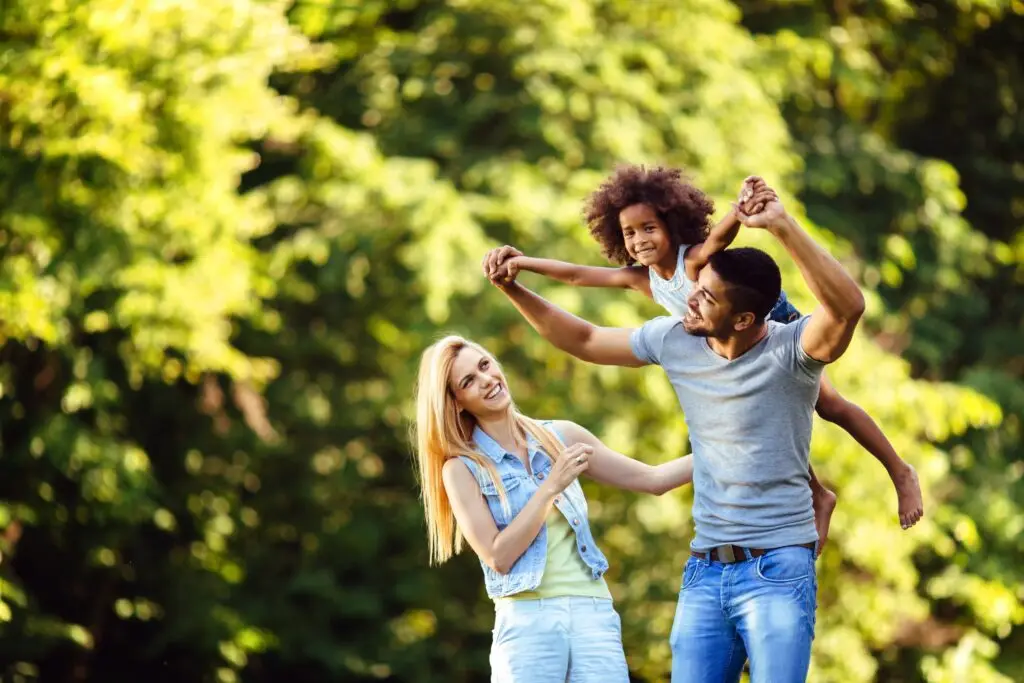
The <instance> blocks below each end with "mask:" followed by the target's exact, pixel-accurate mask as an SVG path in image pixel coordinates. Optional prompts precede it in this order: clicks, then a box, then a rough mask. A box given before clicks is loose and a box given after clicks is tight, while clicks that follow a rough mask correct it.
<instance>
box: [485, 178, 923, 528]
mask: <svg viewBox="0 0 1024 683" xmlns="http://www.w3.org/2000/svg"><path fill="white" fill-rule="evenodd" d="M765 190H767V191H768V192H769V193H771V190H770V189H769V188H767V187H766V185H765V183H764V181H763V180H761V179H760V178H757V177H751V178H748V179H747V180H746V181H745V182H744V185H743V189H742V191H741V194H740V202H741V204H742V203H743V202H745V201H747V200H748V199H749V198H750V197H753V196H754V194H755V193H760V194H761V196H762V197H763V196H764V191H765ZM772 194H773V193H772ZM742 208H743V210H744V211H745V212H746V213H747V214H748V215H749V214H752V213H757V212H758V211H759V210H760V209H761V208H762V206H752V207H751V206H742ZM713 211H714V205H713V204H712V202H711V200H710V199H709V198H708V197H707V196H706V195H705V194H704V193H703V192H701V191H700V190H698V189H697V188H696V187H694V186H693V185H690V184H689V183H687V182H685V181H684V179H683V177H682V173H681V171H679V170H677V169H671V168H662V167H657V168H650V169H649V168H645V167H643V166H635V165H629V166H623V167H621V168H619V169H618V170H617V171H616V172H615V173H614V174H613V175H612V176H611V177H610V178H609V179H608V180H606V181H605V182H604V183H603V184H602V185H601V187H599V188H598V189H597V190H596V191H595V192H594V193H593V194H591V195H590V197H588V199H587V202H586V207H585V216H586V220H587V224H588V226H589V228H590V234H591V235H593V237H594V239H596V240H597V241H598V243H599V244H600V245H601V247H602V251H603V252H604V255H605V256H606V257H608V258H609V259H610V260H612V261H615V262H617V263H619V264H621V265H622V266H623V267H621V268H599V267H591V266H581V265H576V264H574V263H566V262H564V261H554V260H551V259H539V258H531V257H528V256H524V255H522V254H520V253H518V252H515V251H510V252H509V253H510V255H511V256H512V257H511V258H510V259H508V260H506V261H505V262H504V264H503V265H507V266H508V269H509V272H510V274H514V273H516V272H518V271H530V272H534V273H538V274H540V275H544V276H547V277H549V278H552V279H554V280H558V281H560V282H565V283H568V284H571V285H576V286H578V287H619V288H622V289H632V290H635V291H638V292H641V293H643V294H644V295H646V296H647V297H649V298H651V299H653V300H654V301H655V302H657V303H659V304H660V305H661V306H662V307H664V308H665V309H666V310H667V311H668V312H669V313H670V314H672V315H676V316H680V317H682V316H683V315H685V313H686V309H687V299H688V298H689V296H690V293H691V292H692V290H693V282H694V281H695V280H696V279H697V274H698V273H699V272H700V269H701V268H702V267H704V265H705V264H706V263H707V261H708V258H709V257H710V256H711V255H712V254H714V253H715V252H718V251H721V250H722V249H725V248H726V247H727V246H729V244H730V243H732V241H733V240H734V239H735V238H736V235H737V233H738V232H739V228H740V222H739V219H738V217H737V214H736V209H734V210H733V211H731V212H730V213H729V214H728V215H727V216H726V217H725V218H723V219H722V221H721V222H719V223H718V224H717V225H716V226H715V227H714V228H712V229H711V230H710V231H709V230H708V224H709V218H710V216H711V214H712V213H713ZM799 317H800V312H799V311H797V310H796V309H795V308H793V306H792V305H791V304H790V303H789V302H788V300H787V299H786V295H785V293H784V292H783V293H782V294H780V296H779V301H778V303H777V304H776V305H775V307H774V308H773V309H772V311H771V312H770V313H769V315H768V318H769V319H770V320H775V321H777V322H781V323H788V322H791V321H793V320H796V319H798V318H799ZM815 409H816V411H817V413H818V415H820V416H821V417H822V418H824V419H825V420H828V421H829V422H833V423H835V424H837V425H839V426H840V427H842V428H843V429H844V430H845V431H846V432H847V433H849V434H850V436H852V437H853V438H854V439H856V440H857V442H858V443H859V444H860V445H861V446H863V447H864V448H865V449H867V451H868V452H869V453H871V454H872V455H873V456H875V458H876V459H878V461H879V462H881V463H882V465H883V466H884V467H885V469H886V471H887V472H888V473H889V477H890V478H891V479H892V482H893V484H894V486H895V487H896V495H897V498H898V501H899V520H900V525H901V526H902V527H903V528H904V529H909V528H910V527H911V526H913V525H914V524H915V523H917V521H918V520H919V519H920V518H921V516H922V515H923V514H924V509H923V501H922V498H921V487H920V484H919V483H918V479H917V473H916V472H915V471H914V468H913V467H912V466H910V465H909V464H908V463H906V462H904V461H903V459H902V458H900V457H899V455H898V454H897V453H896V451H895V450H894V449H893V447H892V445H891V444H890V443H889V440H888V439H887V438H886V437H885V435H884V434H883V433H882V431H881V429H879V427H878V425H877V424H875V422H874V420H872V419H871V417H870V416H869V415H868V414H867V413H866V412H865V411H864V410H863V409H862V408H860V407H859V406H857V405H854V404H853V403H851V402H849V401H847V400H846V399H845V398H843V397H842V396H840V395H839V393H838V392H837V391H836V390H835V388H834V387H832V385H831V384H830V383H829V382H828V381H827V380H826V379H825V378H824V376H823V377H822V382H821V390H820V394H819V397H818V403H817V405H816V406H815ZM811 487H812V489H813V490H814V508H815V510H814V512H815V520H816V524H817V526H818V532H819V536H820V538H821V540H822V542H824V540H825V538H826V537H827V535H828V524H829V520H830V518H831V516H832V510H833V508H834V507H835V494H834V493H832V492H831V491H828V490H827V489H825V488H823V487H822V486H821V484H820V483H819V482H818V480H817V478H816V477H815V476H814V471H813V469H812V470H811Z"/></svg>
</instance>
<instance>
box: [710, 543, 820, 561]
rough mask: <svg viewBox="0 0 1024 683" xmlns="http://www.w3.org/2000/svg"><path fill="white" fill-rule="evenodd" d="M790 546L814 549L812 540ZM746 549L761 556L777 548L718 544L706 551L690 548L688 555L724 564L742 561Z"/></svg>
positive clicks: (751, 555)
mask: <svg viewBox="0 0 1024 683" xmlns="http://www.w3.org/2000/svg"><path fill="white" fill-rule="evenodd" d="M787 547H790V548H809V549H810V550H814V542H813V541H812V542H810V543H800V544H798V545H794V546H787ZM744 550H746V551H747V553H749V554H750V557H761V556H762V555H764V554H765V553H766V552H768V551H769V550H777V548H744V547H742V546H738V545H720V546H718V547H716V548H712V549H711V550H708V551H703V552H702V551H698V550H691V551H690V555H691V556H693V557H696V558H699V559H701V560H704V559H707V560H708V561H714V562H723V563H725V564H731V563H733V562H743V561H744V560H746V559H747V556H746V555H745V554H744V553H743V551H744Z"/></svg>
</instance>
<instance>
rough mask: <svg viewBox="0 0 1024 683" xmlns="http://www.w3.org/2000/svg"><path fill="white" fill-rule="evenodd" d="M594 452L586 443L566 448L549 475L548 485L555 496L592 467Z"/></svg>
mask: <svg viewBox="0 0 1024 683" xmlns="http://www.w3.org/2000/svg"><path fill="white" fill-rule="evenodd" d="M593 452H594V449H593V448H592V447H591V446H588V445H587V444H584V443H575V444H573V445H571V446H569V447H568V448H566V449H565V450H564V451H563V452H562V455H561V456H560V457H559V458H558V460H556V461H555V464H554V466H553V467H552V468H551V472H550V473H548V480H547V482H546V485H547V486H548V487H550V490H551V491H552V492H553V493H554V494H555V495H557V494H559V493H561V492H562V491H564V490H565V489H566V487H567V486H569V484H571V483H573V482H574V481H576V478H577V477H578V476H580V475H581V474H583V473H584V472H586V471H587V468H588V467H590V456H591V455H592V454H593Z"/></svg>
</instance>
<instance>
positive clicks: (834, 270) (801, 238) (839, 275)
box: [769, 216, 864, 320]
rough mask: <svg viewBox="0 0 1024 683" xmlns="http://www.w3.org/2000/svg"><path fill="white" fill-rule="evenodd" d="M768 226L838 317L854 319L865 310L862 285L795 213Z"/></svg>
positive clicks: (813, 288)
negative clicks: (824, 247) (780, 222)
mask: <svg viewBox="0 0 1024 683" xmlns="http://www.w3.org/2000/svg"><path fill="white" fill-rule="evenodd" d="M769 230H770V231H771V233H772V234H773V235H775V237H776V238H778V240H779V241H780V242H782V245H783V246H784V247H785V248H786V251H788V252H789V255H790V256H791V257H792V258H793V261H795V262H796V265H797V267H799V268H800V272H801V273H802V274H803V276H804V280H805V281H806V282H807V285H808V286H809V287H810V288H811V293H813V294H814V297H815V298H816V299H817V300H818V302H819V303H820V304H821V305H822V306H824V307H825V308H826V309H828V311H829V312H830V313H831V314H832V315H833V316H834V317H835V318H839V319H844V320H851V319H855V318H858V317H859V316H860V315H861V313H863V312H864V295H863V293H861V291H860V287H858V286H857V283H856V282H855V281H854V279H853V278H852V277H850V274H849V273H847V272H846V269H845V268H843V267H842V265H840V264H839V261H837V260H836V259H835V258H834V257H833V256H832V255H831V254H829V253H828V252H827V251H825V250H824V249H823V248H822V247H820V246H819V245H818V244H817V243H815V241H814V240H813V239H811V236H810V235H808V234H807V233H806V232H805V231H804V229H803V228H802V227H800V225H799V224H798V223H797V222H796V220H795V219H793V217H792V216H787V217H786V220H785V223H784V224H783V225H780V226H777V227H772V228H769Z"/></svg>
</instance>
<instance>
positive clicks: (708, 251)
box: [683, 209, 742, 282]
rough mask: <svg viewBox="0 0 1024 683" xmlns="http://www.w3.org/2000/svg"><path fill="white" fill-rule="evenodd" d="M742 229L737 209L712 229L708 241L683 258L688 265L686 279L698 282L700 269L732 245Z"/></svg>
mask: <svg viewBox="0 0 1024 683" xmlns="http://www.w3.org/2000/svg"><path fill="white" fill-rule="evenodd" d="M740 227H742V223H740V221H739V218H738V217H737V216H736V209H733V210H732V211H730V212H729V213H728V214H726V216H725V218H723V219H722V220H720V221H719V222H718V225H716V226H715V227H713V228H711V232H710V233H708V238H707V239H706V240H704V241H703V242H700V243H698V244H695V245H693V246H692V247H690V248H689V249H687V250H686V255H685V256H684V257H683V258H684V261H683V262H684V264H685V265H686V278H687V279H688V280H690V281H691V282H696V281H697V275H699V274H700V269H701V268H703V267H704V266H706V265H707V263H708V259H710V258H711V255H712V254H717V253H718V252H720V251H722V250H724V249H725V248H726V247H728V246H729V245H730V244H732V241H733V240H734V239H736V235H738V234H739V232H740Z"/></svg>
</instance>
